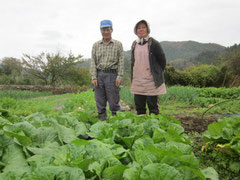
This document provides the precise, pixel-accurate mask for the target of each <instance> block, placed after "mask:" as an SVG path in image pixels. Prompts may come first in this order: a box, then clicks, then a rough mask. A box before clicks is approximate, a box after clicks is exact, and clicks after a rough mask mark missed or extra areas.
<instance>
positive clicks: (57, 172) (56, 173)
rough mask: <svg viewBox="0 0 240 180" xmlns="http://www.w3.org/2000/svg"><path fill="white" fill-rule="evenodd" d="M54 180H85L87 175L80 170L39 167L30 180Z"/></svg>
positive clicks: (65, 167) (66, 167) (61, 167)
mask: <svg viewBox="0 0 240 180" xmlns="http://www.w3.org/2000/svg"><path fill="white" fill-rule="evenodd" d="M30 179H34V180H43V179H44V180H52V179H68V180H80V179H85V175H84V173H83V171H82V170H81V169H80V168H77V167H68V166H44V167H37V168H36V169H34V171H33V172H32V173H31V174H30V175H29V180H30Z"/></svg>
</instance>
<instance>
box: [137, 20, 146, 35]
mask: <svg viewBox="0 0 240 180" xmlns="http://www.w3.org/2000/svg"><path fill="white" fill-rule="evenodd" d="M147 35H148V32H147V26H146V24H145V23H140V24H138V26H137V36H138V37H139V38H145V37H147Z"/></svg>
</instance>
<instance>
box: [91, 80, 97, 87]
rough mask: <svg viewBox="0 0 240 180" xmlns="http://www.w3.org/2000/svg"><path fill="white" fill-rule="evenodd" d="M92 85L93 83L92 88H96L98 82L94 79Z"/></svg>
mask: <svg viewBox="0 0 240 180" xmlns="http://www.w3.org/2000/svg"><path fill="white" fill-rule="evenodd" d="M92 83H93V85H94V87H97V86H98V82H97V80H96V79H94V80H92Z"/></svg>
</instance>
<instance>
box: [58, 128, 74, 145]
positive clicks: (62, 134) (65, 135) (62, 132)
mask: <svg viewBox="0 0 240 180" xmlns="http://www.w3.org/2000/svg"><path fill="white" fill-rule="evenodd" d="M55 129H56V131H57V132H58V137H59V140H60V141H61V142H62V143H63V142H64V143H70V142H72V141H73V140H75V139H77V135H76V132H75V131H74V130H73V129H71V128H67V127H65V126H62V125H56V126H55Z"/></svg>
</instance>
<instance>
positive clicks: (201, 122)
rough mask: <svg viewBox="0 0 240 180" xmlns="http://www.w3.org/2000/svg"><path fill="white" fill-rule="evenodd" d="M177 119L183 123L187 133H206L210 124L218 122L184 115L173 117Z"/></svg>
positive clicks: (214, 119)
mask: <svg viewBox="0 0 240 180" xmlns="http://www.w3.org/2000/svg"><path fill="white" fill-rule="evenodd" d="M172 116H173V117H174V118H175V119H177V120H179V121H181V123H182V126H183V128H184V130H185V132H186V133H189V132H192V131H195V132H199V133H201V132H204V131H205V130H207V127H208V125H209V124H211V123H213V122H216V121H217V119H216V118H213V117H203V119H202V117H201V116H199V117H196V116H184V115H172Z"/></svg>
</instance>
